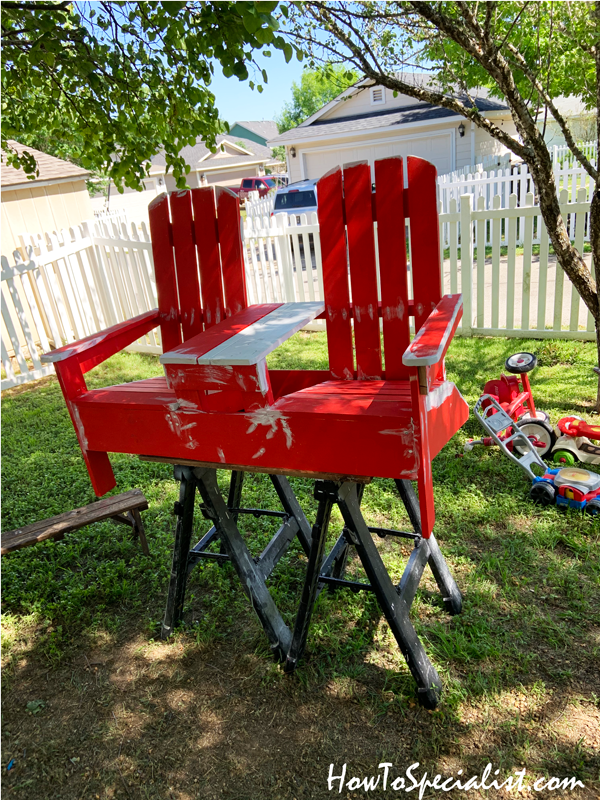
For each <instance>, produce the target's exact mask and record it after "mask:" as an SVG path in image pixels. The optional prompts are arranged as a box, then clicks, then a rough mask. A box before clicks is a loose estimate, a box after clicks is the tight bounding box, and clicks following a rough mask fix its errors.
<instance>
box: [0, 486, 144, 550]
mask: <svg viewBox="0 0 600 800" xmlns="http://www.w3.org/2000/svg"><path fill="white" fill-rule="evenodd" d="M147 508H148V501H147V500H146V498H145V497H144V493H143V492H141V491H140V490H139V489H131V491H129V492H124V493H123V494H117V495H114V497H104V498H103V499H102V500H97V501H96V502H95V503H90V504H89V505H88V506H83V507H82V508H74V509H73V510H72V511H67V512H65V513H64V514H58V515H57V516H56V517H50V519H42V520H40V521H39V522H34V523H32V524H31V525H26V526H25V527H24V528H18V529H17V530H15V531H7V532H6V533H2V549H1V551H0V552H1V554H2V555H3V556H5V555H7V554H8V553H12V552H13V551H14V550H20V549H21V548H22V547H29V545H32V544H37V542H43V541H45V540H46V539H62V538H64V535H65V533H70V532H71V531H76V530H77V529H78V528H83V527H84V526H85V525H90V524H91V523H92V522H101V521H102V520H104V519H112V520H113V521H114V522H118V523H120V524H122V525H128V526H129V527H130V528H132V529H133V533H134V535H135V536H137V537H138V539H139V540H140V544H141V546H142V552H143V553H144V555H146V556H148V555H150V550H149V549H148V542H147V541H146V533H145V531H144V526H143V524H142V518H141V516H140V511H145V509H147Z"/></svg>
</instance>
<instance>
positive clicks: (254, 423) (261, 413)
mask: <svg viewBox="0 0 600 800" xmlns="http://www.w3.org/2000/svg"><path fill="white" fill-rule="evenodd" d="M246 419H247V420H249V422H250V423H251V424H250V427H249V428H248V430H247V431H246V433H254V431H255V430H256V429H257V428H258V426H259V425H266V426H267V427H269V428H270V430H269V431H268V432H267V434H266V438H267V439H272V438H273V436H274V435H275V434H276V433H277V431H278V430H279V428H278V426H279V425H281V430H282V432H283V433H284V435H285V444H286V447H287V448H288V450H289V449H290V447H291V446H292V444H293V443H294V437H293V435H292V431H291V430H290V426H289V425H288V418H287V417H286V416H285V415H284V414H282V413H281V411H279V410H278V409H276V408H273V407H267V408H258V409H257V410H256V411H253V412H252V413H250V414H246Z"/></svg>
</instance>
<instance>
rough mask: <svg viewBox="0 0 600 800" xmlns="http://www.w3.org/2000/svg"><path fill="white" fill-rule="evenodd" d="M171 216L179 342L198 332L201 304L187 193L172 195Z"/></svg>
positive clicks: (200, 324)
mask: <svg viewBox="0 0 600 800" xmlns="http://www.w3.org/2000/svg"><path fill="white" fill-rule="evenodd" d="M171 217H172V223H171V224H172V230H173V248H174V250H175V271H176V273H177V288H178V292H179V310H180V312H181V329H182V332H183V341H184V342H185V341H187V339H191V337H192V336H195V335H196V334H197V333H202V301H201V298H200V283H199V281H198V265H197V263H196V246H195V243H194V229H193V222H192V200H191V197H190V193H189V192H173V194H172V195H171Z"/></svg>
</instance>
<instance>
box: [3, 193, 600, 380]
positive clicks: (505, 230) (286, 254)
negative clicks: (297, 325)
mask: <svg viewBox="0 0 600 800" xmlns="http://www.w3.org/2000/svg"><path fill="white" fill-rule="evenodd" d="M560 203H561V210H562V213H563V215H564V216H565V218H566V219H567V220H568V221H569V223H568V224H569V230H570V233H571V238H572V239H573V240H574V242H575V246H576V247H577V248H578V249H579V250H580V252H582V251H583V246H584V240H585V235H586V226H587V217H588V216H589V198H588V194H587V189H586V188H585V187H580V188H579V191H578V196H577V198H576V200H575V202H573V201H572V200H571V199H570V198H569V192H568V191H567V190H566V189H564V190H562V192H561V195H560ZM491 205H492V208H487V207H486V205H485V201H484V198H483V197H479V198H478V200H477V208H476V209H474V207H473V206H474V204H473V196H472V195H471V194H465V195H464V196H463V197H461V198H460V200H459V202H458V203H457V202H456V200H454V199H453V200H452V203H451V208H450V210H449V211H448V212H445V213H442V214H441V216H440V230H441V232H443V231H445V230H446V231H447V244H445V243H444V240H443V239H442V241H441V246H442V265H443V266H442V273H443V274H442V279H443V289H444V292H457V291H460V292H462V294H463V298H464V317H463V322H462V325H461V327H460V329H459V332H460V333H462V334H464V335H472V334H483V335H498V336H514V337H532V338H549V337H552V338H572V339H593V338H594V325H593V319H592V317H591V315H590V314H589V312H588V311H587V309H586V308H585V306H584V304H583V303H582V301H581V300H580V298H579V295H578V293H577V292H576V291H575V290H574V289H573V287H572V286H571V284H570V281H569V280H568V278H566V276H565V274H564V272H563V271H562V269H561V268H560V267H559V266H558V265H557V263H556V258H555V257H554V256H553V255H551V254H550V246H549V240H548V234H547V232H546V230H545V227H544V225H543V223H542V220H541V217H540V210H539V207H537V206H535V205H534V195H533V194H532V193H531V192H529V193H527V194H526V195H525V197H524V198H523V203H522V205H518V198H517V196H516V195H515V194H512V195H510V196H509V197H508V207H507V208H502V207H501V198H500V196H499V195H496V196H495V197H494V198H493V199H492V203H491ZM519 231H521V234H520V235H521V239H522V243H523V244H522V248H523V251H522V253H520V252H518V250H517V246H518V241H519ZM465 232H467V233H466V234H465ZM244 238H245V243H244V244H245V247H244V250H245V263H246V273H247V286H248V294H249V300H250V302H251V303H265V302H281V301H283V302H294V301H308V300H319V299H322V298H323V279H322V261H321V249H320V238H319V224H318V219H317V215H316V214H314V213H313V214H311V215H310V216H309V218H307V217H306V216H305V215H302V216H301V217H300V222H299V223H298V221H297V219H296V215H291V216H290V218H289V220H287V221H286V220H285V219H284V218H283V217H280V216H277V217H270V216H263V217H254V218H247V219H246V223H245V225H244ZM478 242H485V243H486V244H488V251H487V253H486V248H485V247H479V246H478ZM536 243H537V244H536ZM21 245H22V247H23V250H24V252H26V253H27V258H26V259H25V260H23V259H22V258H20V257H15V258H14V259H13V260H12V262H11V263H9V261H8V259H7V258H6V257H4V256H3V257H2V289H1V291H2V365H3V372H4V374H3V376H2V386H1V388H2V389H6V388H9V387H11V386H15V385H18V384H21V383H25V382H27V381H31V380H35V379H37V378H41V377H43V376H44V375H47V374H50V373H51V372H52V371H53V368H52V366H51V365H50V366H46V365H42V363H41V360H40V355H41V353H42V352H45V351H47V350H50V349H53V348H54V347H57V346H61V345H62V344H65V343H67V342H72V341H75V340H77V339H79V338H81V337H82V336H87V335H89V334H92V333H94V332H96V331H99V330H101V329H103V328H105V327H107V326H109V325H113V324H115V323H117V322H120V321H122V320H125V319H129V318H131V317H133V316H135V315H137V314H141V313H143V312H145V311H148V310H149V309H151V308H155V307H156V305H157V297H156V285H155V280H154V267H153V261H152V246H151V242H150V236H149V234H148V230H147V228H146V226H145V225H144V224H142V225H141V227H140V228H137V227H136V226H135V225H132V226H131V227H130V228H127V227H126V226H125V225H121V226H117V225H116V224H114V223H111V224H109V223H107V222H99V223H98V222H96V223H93V222H90V223H86V224H84V225H82V226H81V227H80V228H78V229H77V230H72V229H71V230H69V231H61V232H60V233H59V234H56V233H54V234H51V235H49V234H46V235H45V236H43V237H42V236H31V235H24V236H23V237H22V238H21ZM504 248H506V250H505V251H504ZM444 256H445V258H444ZM586 259H587V260H588V262H591V257H590V256H589V255H588V256H586ZM592 270H593V265H592ZM408 276H409V286H410V284H411V277H412V272H411V271H410V268H409V273H408ZM409 291H412V290H411V289H409ZM129 349H131V350H135V351H138V352H145V353H160V352H161V346H160V335H159V332H158V330H156V331H154V332H152V333H149V334H148V335H147V336H145V337H143V338H142V339H140V340H139V341H138V342H136V343H135V344H134V345H132V346H131V347H130V348H129Z"/></svg>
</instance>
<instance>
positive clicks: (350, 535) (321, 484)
mask: <svg viewBox="0 0 600 800" xmlns="http://www.w3.org/2000/svg"><path fill="white" fill-rule="evenodd" d="M243 477H244V474H243V472H241V471H238V472H236V471H233V472H232V474H231V482H230V487H229V495H228V499H227V502H225V500H224V498H223V496H222V495H221V492H220V490H219V488H218V485H217V478H216V470H215V469H213V468H208V467H197V468H192V467H190V466H176V467H175V478H176V479H177V480H179V481H180V499H179V502H178V503H177V504H176V507H175V512H176V514H177V517H178V520H177V528H176V533H175V546H174V551H173V566H172V570H171V580H170V584H169V592H168V598H167V608H166V611H165V618H164V622H163V626H162V632H161V635H162V638H167V637H168V636H170V635H171V634H172V633H173V631H174V629H175V627H176V625H177V624H178V623H179V622H180V621H181V618H182V613H183V603H184V597H185V587H186V582H187V576H188V574H189V572H190V571H191V570H192V569H193V567H194V566H195V565H196V563H198V561H199V560H201V559H210V560H216V561H218V562H223V561H231V563H232V564H233V566H234V568H235V570H236V572H237V574H238V577H239V578H240V580H241V582H242V585H243V587H244V589H245V591H246V594H247V595H248V596H249V598H250V600H251V602H252V606H253V608H254V610H255V611H256V613H257V615H258V617H259V620H260V622H261V624H262V626H263V628H264V630H265V633H266V635H267V638H268V640H269V644H270V646H271V649H272V651H273V654H274V655H275V657H276V658H277V659H278V660H280V661H285V667H284V669H285V671H286V672H288V673H290V672H293V671H294V670H295V668H296V666H297V664H298V661H299V659H300V658H301V657H302V655H303V653H304V650H305V647H306V640H307V636H308V630H309V626H310V620H311V616H312V612H313V609H314V605H315V601H316V599H317V597H318V595H319V593H320V592H321V591H322V590H323V588H325V587H326V586H327V587H328V588H329V590H333V591H335V590H337V589H340V588H349V589H351V590H353V591H358V590H366V591H373V592H374V593H375V595H376V597H377V601H378V603H379V605H380V607H381V609H382V611H383V613H384V615H385V617H386V620H387V622H388V624H389V626H390V629H391V631H392V633H393V634H394V637H395V638H396V641H397V642H398V646H399V647H400V650H401V651H402V653H403V655H404V657H405V659H406V662H407V664H408V667H409V669H410V671H411V673H412V675H413V678H414V679H415V681H416V683H417V687H418V697H419V702H420V703H421V704H422V705H424V706H425V707H426V708H435V706H436V705H437V703H438V702H439V697H440V693H441V688H442V686H441V681H440V678H439V676H438V674H437V672H436V670H435V668H434V667H433V665H432V664H431V662H430V661H429V658H428V657H427V654H426V653H425V649H424V648H423V645H422V643H421V641H420V640H419V638H418V636H417V634H416V631H415V629H414V627H413V625H412V622H411V621H410V618H409V613H410V607H411V605H412V602H413V600H414V597H415V594H416V591H417V588H418V586H419V582H420V580H421V577H422V575H423V572H424V570H425V567H426V566H427V564H429V566H430V568H431V570H432V572H433V575H434V577H435V580H436V582H437V584H438V587H439V589H440V591H441V593H442V597H443V600H444V604H445V606H446V608H447V610H448V611H449V613H450V614H458V613H460V610H461V605H462V598H461V595H460V591H459V590H458V587H457V585H456V582H455V581H454V579H453V577H452V575H451V574H450V571H449V569H448V566H447V565H446V562H445V560H444V557H443V555H442V554H441V552H440V549H439V547H438V544H437V542H436V540H435V537H434V536H433V535H431V536H430V537H429V539H424V538H423V537H422V536H421V524H420V515H419V505H418V500H417V497H416V495H415V492H414V489H413V486H412V483H411V482H410V481H405V480H397V481H396V487H397V489H398V492H399V494H400V498H401V500H402V502H403V503H404V506H405V508H406V510H407V513H408V515H409V518H410V521H411V523H412V525H413V528H414V531H413V532H410V533H409V532H404V531H395V530H389V529H384V528H373V527H368V526H367V524H366V522H365V521H364V518H363V516H362V513H361V510H360V502H361V499H362V493H363V491H364V484H357V483H355V482H353V481H340V482H334V481H326V480H317V481H316V483H315V498H316V499H317V500H318V501H319V505H318V510H317V518H316V521H315V524H314V525H313V527H312V529H311V527H310V525H309V523H308V521H307V520H306V517H305V515H304V512H303V511H302V509H301V507H300V505H299V503H298V501H297V499H296V497H295V495H294V493H293V491H292V489H291V487H290V485H289V482H288V480H287V478H285V477H283V476H280V475H270V476H269V477H270V479H271V481H272V483H273V486H274V487H275V490H276V492H277V494H278V496H279V500H280V502H281V504H282V506H283V509H284V510H283V511H268V510H262V509H247V508H242V507H241V496H242V486H243ZM196 490H198V492H199V493H200V495H201V498H202V501H203V504H202V507H201V510H202V513H203V515H204V516H205V517H206V518H207V519H208V520H210V521H212V523H213V525H212V527H211V529H210V530H209V531H208V533H206V534H205V535H204V536H203V537H202V538H201V539H200V541H199V542H198V543H197V544H196V545H195V546H194V547H190V545H191V538H192V532H193V517H194V505H195V497H196ZM334 504H337V505H338V506H339V508H340V511H341V514H342V517H343V519H344V524H345V527H344V530H343V532H342V534H341V536H340V537H339V538H338V540H337V542H336V544H335V545H334V547H333V549H332V550H331V552H330V553H329V555H327V556H325V541H326V538H327V533H328V527H329V520H330V517H331V510H332V507H333V505H334ZM240 514H253V515H255V516H278V517H281V518H282V525H281V527H280V528H279V530H278V531H277V532H276V533H275V535H274V536H273V538H272V539H271V541H270V542H269V544H268V545H267V547H266V548H265V549H264V551H263V552H262V553H261V555H260V556H258V557H257V558H253V557H252V555H251V554H250V551H249V550H248V547H247V546H246V544H245V542H244V540H243V538H242V535H241V534H240V532H239V530H238V527H237V519H238V516H239V515H240ZM372 534H376V535H378V536H381V537H385V536H399V537H402V538H407V539H411V540H412V541H413V542H414V545H415V546H414V550H413V552H412V554H411V556H410V558H409V560H408V563H407V565H406V568H405V570H404V574H403V576H402V579H401V581H400V583H399V584H398V585H397V586H396V585H394V583H393V582H392V579H391V578H390V576H389V574H388V572H387V569H386V568H385V566H384V564H383V561H382V559H381V556H380V554H379V551H378V550H377V547H376V546H375V543H374V541H373V536H372ZM295 536H298V539H299V541H300V544H301V546H302V548H303V549H304V551H305V553H306V554H307V556H308V567H307V572H306V578H305V582H304V586H303V590H302V596H301V599H300V605H299V609H298V614H297V617H296V622H295V625H294V630H293V631H291V630H290V628H289V627H288V626H287V625H286V624H285V622H284V621H283V618H282V617H281V614H280V613H279V611H278V609H277V607H276V605H275V603H274V601H273V598H272V597H271V594H270V592H269V590H268V587H267V585H266V581H267V579H268V577H269V576H270V574H271V573H272V571H273V569H274V568H275V566H276V565H277V563H278V561H279V560H280V558H281V557H282V556H283V555H284V553H285V552H286V551H287V549H288V547H289V545H290V544H291V542H292V541H293V539H294V537H295ZM217 540H218V541H219V543H220V552H219V553H215V552H210V551H207V548H208V546H209V545H210V544H211V543H212V542H215V541H217ZM351 547H354V548H355V549H356V552H357V554H358V556H359V558H360V560H361V562H362V565H363V567H364V570H365V572H366V575H367V579H368V581H369V583H362V582H358V581H348V580H346V579H344V577H343V575H344V571H345V567H346V562H347V559H348V555H349V552H350V548H351Z"/></svg>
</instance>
